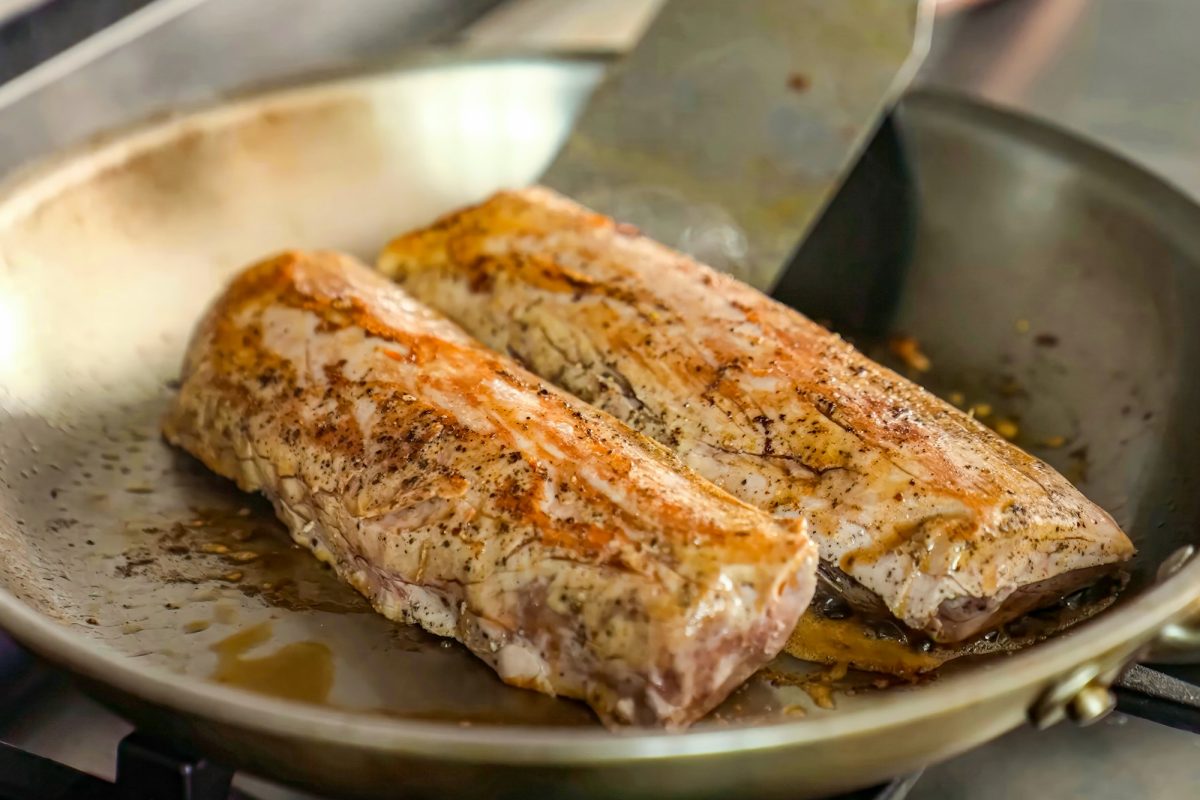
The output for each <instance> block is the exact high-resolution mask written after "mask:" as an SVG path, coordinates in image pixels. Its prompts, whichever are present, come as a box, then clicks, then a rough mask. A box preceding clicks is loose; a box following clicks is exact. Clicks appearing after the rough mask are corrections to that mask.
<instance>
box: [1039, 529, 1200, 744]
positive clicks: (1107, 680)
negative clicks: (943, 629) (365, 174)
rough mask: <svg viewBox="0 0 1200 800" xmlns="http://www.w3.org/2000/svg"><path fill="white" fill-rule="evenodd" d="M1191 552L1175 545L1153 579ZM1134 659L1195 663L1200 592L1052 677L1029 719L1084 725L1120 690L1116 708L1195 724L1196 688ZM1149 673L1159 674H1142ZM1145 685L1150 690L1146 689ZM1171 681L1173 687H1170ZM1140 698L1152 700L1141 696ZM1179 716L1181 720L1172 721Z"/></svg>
mask: <svg viewBox="0 0 1200 800" xmlns="http://www.w3.org/2000/svg"><path fill="white" fill-rule="evenodd" d="M1194 554H1195V548H1194V547H1193V546H1192V545H1188V546H1187V547H1183V548H1180V549H1179V550H1178V551H1176V552H1175V553H1174V554H1172V555H1171V557H1170V558H1168V559H1167V560H1166V561H1164V562H1163V564H1162V566H1161V567H1160V568H1159V571H1158V577H1159V579H1160V580H1163V579H1166V578H1168V577H1170V576H1171V575H1174V574H1175V573H1176V572H1178V571H1179V570H1180V569H1181V568H1182V567H1183V565H1184V564H1186V563H1187V562H1188V561H1189V560H1191V558H1192V556H1193V555H1194ZM1137 662H1146V663H1153V664H1163V663H1170V664H1196V665H1200V594H1197V596H1196V597H1194V598H1193V599H1192V601H1191V603H1190V604H1189V605H1188V606H1187V607H1186V608H1184V609H1183V610H1182V611H1181V612H1179V613H1178V614H1177V615H1176V616H1175V618H1174V619H1172V620H1170V621H1168V622H1167V623H1166V624H1165V625H1163V626H1162V627H1161V628H1159V629H1158V630H1157V631H1153V632H1149V633H1147V634H1146V635H1145V636H1144V637H1143V638H1139V639H1138V640H1136V641H1132V642H1129V643H1127V644H1126V645H1124V646H1123V647H1121V648H1118V649H1116V650H1113V651H1112V652H1110V653H1108V654H1106V655H1104V656H1102V657H1100V658H1098V659H1096V660H1094V661H1090V662H1088V663H1086V664H1083V665H1081V666H1079V667H1077V668H1076V669H1075V670H1073V671H1072V672H1070V673H1068V674H1067V675H1066V676H1065V677H1063V678H1061V679H1060V680H1058V681H1057V682H1055V683H1054V684H1053V685H1052V686H1051V687H1050V688H1049V689H1047V690H1046V691H1045V692H1044V693H1043V694H1042V696H1041V697H1040V698H1039V699H1038V700H1037V702H1035V703H1034V704H1033V706H1032V707H1031V708H1030V709H1029V720H1030V722H1031V723H1033V725H1034V726H1035V727H1037V728H1048V727H1050V726H1051V725H1054V724H1055V723H1057V722H1059V721H1061V720H1063V719H1070V720H1072V721H1074V722H1075V723H1077V724H1079V725H1090V724H1092V723H1093V722H1098V721H1099V720H1101V719H1103V718H1104V717H1105V716H1107V715H1108V714H1109V712H1111V711H1113V710H1114V709H1115V708H1117V707H1118V693H1120V696H1121V700H1122V702H1121V707H1122V710H1125V711H1127V712H1129V713H1132V714H1135V715H1137V716H1144V717H1146V718H1148V719H1151V720H1153V721H1161V722H1163V723H1164V724H1167V725H1172V726H1174V727H1183V728H1185V729H1188V730H1191V729H1193V726H1197V725H1200V717H1198V716H1196V715H1200V705H1198V703H1197V698H1198V697H1200V690H1198V689H1197V688H1196V687H1195V686H1192V685H1191V684H1189V683H1187V682H1186V681H1184V680H1180V679H1178V678H1177V677H1174V676H1171V675H1168V674H1162V673H1157V672H1155V671H1154V670H1150V669H1147V668H1145V667H1137V666H1136V663H1137ZM1198 672H1200V671H1198ZM1153 676H1159V677H1161V678H1162V680H1148V679H1149V678H1152V677H1153ZM1148 686H1149V687H1152V688H1153V691H1150V692H1148V691H1147V687H1148ZM1164 687H1166V688H1165V689H1164ZM1171 687H1174V688H1176V689H1179V691H1176V692H1172V691H1170V688H1171ZM1185 687H1186V688H1185ZM1114 688H1115V689H1116V691H1114ZM1187 689H1190V690H1191V691H1188V690H1187ZM1146 698H1149V699H1150V700H1152V701H1153V702H1150V703H1146V702H1142V700H1145V699H1146ZM1165 706H1171V709H1170V712H1169V713H1161V712H1162V709H1163V708H1164V707H1165ZM1181 717H1182V718H1183V719H1184V721H1185V724H1177V723H1176V722H1175V721H1173V720H1175V719H1178V718H1181Z"/></svg>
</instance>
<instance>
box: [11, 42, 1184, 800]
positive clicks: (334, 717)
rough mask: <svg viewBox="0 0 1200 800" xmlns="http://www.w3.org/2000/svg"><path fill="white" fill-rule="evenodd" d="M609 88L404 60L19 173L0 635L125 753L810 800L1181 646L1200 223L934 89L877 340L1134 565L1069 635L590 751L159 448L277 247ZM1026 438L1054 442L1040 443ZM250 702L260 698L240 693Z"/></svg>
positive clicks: (536, 706) (476, 791) (567, 77)
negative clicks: (196, 750) (907, 352)
mask: <svg viewBox="0 0 1200 800" xmlns="http://www.w3.org/2000/svg"><path fill="white" fill-rule="evenodd" d="M603 69H604V60H603V59H602V58H599V57H594V56H587V55H564V56H558V55H536V56H519V55H509V56H494V57H492V56H488V57H485V56H466V55H454V54H451V55H441V56H436V57H432V58H420V59H417V60H416V61H415V62H413V63H409V64H407V65H405V66H402V67H399V68H392V69H389V70H388V71H386V72H382V73H378V74H370V75H359V76H355V77H349V78H339V79H334V80H327V81H325V82H323V83H319V84H313V85H307V86H304V87H302V88H291V89H283V90H277V91H273V92H270V93H266V94H260V95H257V96H253V97H245V98H241V99H237V100H234V101H232V102H229V103H227V104H225V105H222V106H220V107H217V108H212V109H209V110H204V111H200V112H198V113H194V114H189V115H184V116H177V117H175V118H172V119H170V120H168V121H160V122H157V123H153V124H149V125H145V126H142V127H138V128H135V129H133V130H130V131H127V132H124V133H120V134H114V135H111V136H109V137H107V138H106V139H105V140H104V141H103V142H99V143H92V144H91V145H88V146H84V147H82V148H80V149H77V150H75V151H74V152H70V153H67V154H65V155H62V156H59V157H57V158H54V159H51V160H50V161H49V162H46V163H43V164H41V165H39V166H36V167H33V168H29V169H27V170H25V171H24V172H23V173H21V174H19V175H17V176H15V177H13V178H11V179H10V180H9V182H8V183H7V185H6V187H4V189H3V190H2V192H0V552H2V553H3V558H2V563H0V626H2V627H4V628H6V629H7V630H9V631H10V632H11V633H12V634H13V635H14V636H16V637H17V638H19V639H20V640H21V641H22V642H24V643H25V644H26V645H28V646H29V647H30V648H32V649H33V650H35V651H36V652H38V653H39V654H41V655H42V656H44V657H45V658H47V659H50V660H51V661H54V662H56V663H58V664H60V665H61V666H63V667H65V668H66V669H67V670H69V671H71V672H72V673H74V674H75V675H76V676H78V678H79V679H80V680H81V682H82V683H83V684H84V685H85V687H87V688H88V689H90V691H92V692H93V693H94V694H95V695H96V696H98V697H99V698H101V699H102V700H103V701H105V702H106V703H108V704H110V705H111V706H112V707H113V708H115V709H116V710H118V711H119V712H120V713H122V714H124V715H126V716H127V717H129V718H130V719H131V720H133V721H134V722H135V723H136V724H137V725H138V726H139V728H141V729H142V730H144V731H148V732H150V733H152V734H158V735H161V736H165V737H168V738H170V739H172V740H175V741H178V742H183V743H190V744H192V745H195V746H198V747H200V748H203V749H204V750H205V751H207V752H209V753H212V754H214V756H216V757H218V758H220V759H223V760H225V761H226V762H227V763H229V764H230V765H231V766H235V767H238V768H243V769H247V770H249V771H252V772H255V773H259V774H262V775H266V776H270V777H273V778H276V779H279V780H283V781H288V782H292V783H296V784H302V785H305V786H307V787H310V788H313V789H317V790H322V791H327V792H342V793H345V794H351V795H362V796H372V795H383V794H388V795H390V794H394V793H395V792H397V791H402V792H403V793H405V794H407V795H411V796H423V795H432V794H435V793H437V794H443V795H444V794H446V793H450V796H469V795H487V796H514V797H517V796H520V797H529V796H536V793H538V792H543V791H545V792H548V791H554V792H556V793H558V794H559V795H562V796H571V797H609V796H655V797H659V798H665V797H684V796H687V797H697V796H709V795H711V796H718V795H726V796H728V795H734V794H736V795H738V796H752V795H753V796H764V797H770V796H787V797H792V798H796V797H811V796H816V795H820V794H823V793H829V792H833V791H838V790H844V789H847V788H851V787H856V786H862V785H866V784H868V783H871V782H873V781H877V780H879V779H882V778H884V777H887V776H891V775H895V774H899V773H901V772H904V771H907V770H910V769H912V768H915V767H917V766H919V765H921V764H925V763H928V762H931V761H934V760H937V759H941V758H945V757H947V756H950V755H952V754H954V753H957V752H959V751H962V750H964V749H967V748H970V747H973V746H975V745H978V744H979V743H981V742H984V741H986V740H988V739H990V738H992V737H995V736H997V735H999V734H1000V733H1002V732H1004V731H1006V730H1008V729H1010V728H1012V727H1014V726H1016V725H1019V724H1021V723H1022V722H1023V721H1025V720H1026V719H1027V718H1028V717H1029V716H1030V715H1031V714H1032V715H1033V716H1034V717H1035V718H1036V719H1037V720H1039V721H1041V722H1043V723H1048V722H1051V721H1053V720H1055V719H1056V718H1058V717H1061V716H1063V715H1064V714H1065V713H1067V712H1073V713H1074V714H1076V715H1077V716H1083V717H1087V716H1089V715H1091V714H1094V713H1098V711H1100V710H1102V708H1101V706H1102V705H1103V700H1104V698H1105V697H1107V694H1106V689H1105V686H1106V684H1107V682H1108V681H1111V680H1112V678H1113V677H1114V676H1115V674H1116V673H1117V671H1119V669H1120V667H1121V666H1122V665H1124V664H1125V663H1127V662H1128V661H1129V660H1130V659H1132V658H1134V657H1137V656H1140V655H1143V654H1145V653H1146V652H1147V648H1154V647H1157V648H1159V649H1160V650H1162V649H1163V648H1164V647H1167V646H1168V645H1172V644H1173V643H1174V644H1178V643H1179V642H1185V643H1186V640H1187V639H1188V637H1189V636H1190V637H1192V638H1193V639H1194V636H1195V631H1194V629H1193V628H1189V627H1188V624H1187V622H1188V617H1189V614H1190V615H1192V617H1193V620H1192V621H1193V622H1194V616H1195V614H1196V610H1197V609H1196V603H1197V599H1196V598H1197V595H1200V562H1197V561H1196V560H1188V559H1187V557H1186V556H1187V552H1186V551H1184V552H1183V553H1182V554H1181V551H1180V548H1183V547H1186V546H1188V545H1194V544H1196V543H1197V541H1198V540H1200V525H1198V524H1197V523H1200V492H1197V488H1200V450H1198V449H1197V448H1196V447H1195V443H1196V442H1197V441H1200V420H1198V418H1197V415H1196V414H1195V409H1196V408H1198V407H1200V317H1198V316H1197V315H1196V313H1195V309H1196V308H1200V210H1198V209H1197V207H1196V206H1195V205H1193V204H1192V203H1191V202H1189V201H1188V200H1186V199H1185V198H1184V197H1182V196H1181V195H1180V194H1179V193H1177V192H1176V191H1174V190H1173V189H1171V188H1169V187H1168V186H1166V185H1164V184H1163V183H1161V182H1159V181H1157V180H1155V179H1153V178H1151V177H1148V176H1147V175H1145V174H1143V173H1141V172H1139V171H1138V170H1137V169H1135V168H1133V167H1131V166H1130V165H1128V164H1126V163H1124V162H1122V161H1121V160H1119V159H1117V158H1115V157H1113V156H1112V155H1109V154H1106V153H1104V152H1101V151H1099V150H1097V149H1096V148H1094V147H1091V146H1089V145H1086V144H1083V143H1081V142H1079V141H1078V140H1076V139H1074V138H1072V137H1069V136H1067V135H1064V134H1063V133H1060V132H1057V131H1054V130H1052V129H1049V128H1047V127H1045V126H1043V125H1040V124H1038V123H1034V122H1031V121H1029V120H1026V119H1022V118H1019V117H1016V116H1013V115H1010V114H1007V113H1003V112H1000V111H997V110H993V109H990V108H985V107H982V106H979V105H976V104H974V103H971V102H968V101H965V100H962V99H956V98H953V97H948V96H937V95H913V96H910V97H909V98H908V99H907V100H906V101H905V102H904V105H903V108H902V111H901V117H900V119H901V122H902V125H903V128H904V129H905V131H906V134H907V136H908V138H909V141H910V145H911V148H912V154H913V166H914V169H915V174H916V177H917V182H918V192H919V201H920V206H919V217H918V225H917V230H916V234H915V243H914V254H913V259H912V263H911V264H909V265H908V267H907V270H906V271H905V272H904V274H903V276H902V280H901V281H899V294H898V295H897V300H896V304H895V307H894V309H892V311H891V316H890V321H891V322H890V324H891V326H892V328H893V329H894V330H900V331H903V332H905V333H907V334H910V335H914V336H916V337H917V338H918V339H919V341H920V342H921V344H922V347H923V348H924V350H925V351H926V353H927V354H928V355H929V356H930V357H931V358H932V360H933V363H934V370H933V371H932V372H931V373H929V375H928V383H929V384H930V385H931V386H932V387H933V388H935V389H936V390H940V391H944V392H961V393H963V394H964V396H966V397H967V398H969V399H977V400H987V401H989V402H991V404H993V405H994V406H995V407H996V408H997V410H998V412H1002V413H1004V414H1006V415H1008V416H1009V417H1011V418H1013V419H1019V421H1020V427H1021V431H1022V437H1025V438H1024V439H1022V440H1020V441H1023V442H1024V443H1025V444H1026V445H1027V446H1030V447H1033V448H1034V450H1035V452H1037V453H1038V454H1039V455H1042V456H1043V457H1046V458H1047V459H1048V460H1050V461H1051V462H1052V463H1053V464H1054V465H1055V466H1056V467H1058V468H1060V469H1062V470H1064V471H1066V472H1067V474H1069V475H1071V476H1073V477H1074V478H1076V479H1077V480H1078V481H1079V482H1080V484H1081V486H1082V487H1083V489H1084V490H1085V491H1086V492H1087V493H1088V494H1089V495H1090V496H1091V497H1092V498H1093V499H1095V500H1096V501H1097V502H1099V503H1100V504H1101V505H1103V506H1105V507H1106V508H1108V509H1110V510H1111V511H1112V512H1113V513H1114V514H1115V515H1116V517H1117V518H1118V520H1119V521H1120V522H1121V523H1122V525H1123V526H1124V527H1125V528H1126V530H1128V531H1129V532H1130V534H1131V535H1132V537H1133V538H1134V540H1135V542H1136V544H1137V545H1138V547H1139V555H1138V557H1137V559H1136V560H1135V561H1134V563H1133V565H1132V577H1131V580H1130V584H1129V587H1128V589H1127V590H1126V591H1125V592H1124V594H1123V595H1122V597H1121V599H1120V600H1119V601H1118V603H1117V604H1116V606H1115V607H1113V608H1112V609H1110V610H1108V611H1107V612H1105V613H1103V614H1101V615H1099V616H1098V617H1096V618H1095V619H1093V620H1091V621H1089V622H1087V623H1085V624H1083V625H1081V626H1078V627H1076V628H1074V629H1072V630H1070V631H1068V632H1066V633H1065V634H1063V635H1060V636H1058V637H1055V638H1053V639H1051V640H1049V641H1046V642H1044V643H1042V644H1039V645H1037V646H1035V647H1033V648H1031V649H1029V650H1026V651H1023V652H1020V653H1018V654H1016V655H1012V656H1007V657H995V658H985V659H979V660H967V661H963V662H960V663H958V664H954V665H950V666H949V667H947V668H946V669H945V670H944V671H943V674H942V675H941V676H940V677H939V678H938V679H937V680H934V681H930V682H926V683H922V684H920V685H914V686H910V687H899V688H892V689H889V690H886V691H864V692H858V693H856V694H854V695H853V696H847V697H842V698H839V700H838V702H837V708H836V709H833V710H826V709H822V708H819V707H817V706H816V705H815V704H813V703H811V702H809V701H808V697H807V695H806V694H805V692H804V690H803V688H802V687H798V686H796V685H792V682H791V681H789V680H786V679H780V675H784V676H786V675H802V674H803V672H804V669H805V667H804V665H802V664H799V663H798V662H795V661H793V660H791V659H790V658H788V657H781V658H780V659H779V660H778V662H777V663H776V664H775V665H774V667H775V672H774V673H773V679H772V680H768V679H767V678H765V677H759V678H756V679H753V680H751V681H750V682H749V683H748V684H747V686H745V687H744V688H743V689H741V690H739V691H738V692H737V693H735V694H734V695H733V697H731V698H730V699H729V701H728V702H726V703H725V704H724V705H723V706H722V707H721V708H720V709H718V710H717V712H716V713H715V714H714V715H713V716H712V718H711V719H709V720H706V721H705V722H703V723H701V724H699V725H697V726H695V727H694V728H693V729H692V730H691V731H689V732H686V733H682V734H663V733H659V732H655V731H631V732H629V733H626V734H612V733H608V732H605V731H604V730H602V729H601V728H600V727H599V726H598V725H597V724H595V722H594V721H593V720H592V718H591V717H590V716H589V715H588V714H587V713H586V712H585V711H584V710H583V708H582V707H580V706H578V705H576V704H573V703H570V702H566V701H557V700H553V699H550V698H546V697H542V696H539V695H536V694H533V693H531V692H524V691H521V690H517V689H511V688H507V687H504V686H502V685H501V684H500V683H499V682H498V680H496V679H495V677H494V676H493V675H492V674H491V673H490V672H489V671H488V670H487V669H486V668H484V667H483V666H482V665H480V664H479V663H477V662H476V661H475V660H473V659H472V658H471V657H470V656H469V655H467V654H466V653H465V652H464V651H462V650H461V649H460V648H458V647H456V646H448V645H447V644H446V643H442V642H439V641H436V640H433V639H432V638H431V637H427V636H424V635H421V634H420V633H419V632H417V631H413V630H410V629H407V628H404V627H402V626H396V625H393V624H391V623H389V622H387V621H386V620H384V619H383V618H382V617H379V616H377V615H375V614H372V613H369V612H368V611H367V610H366V608H365V605H364V604H363V603H362V602H361V601H360V600H358V598H357V597H356V596H355V595H354V593H353V592H352V591H350V590H349V589H346V588H344V587H341V586H339V585H338V584H337V583H336V582H335V581H334V580H333V579H332V578H331V577H330V575H329V574H328V573H327V572H325V571H323V570H322V569H321V568H320V567H319V566H317V565H316V564H315V563H314V562H313V560H311V559H309V558H307V557H301V556H299V555H297V554H296V553H295V552H293V551H291V550H289V548H288V547H287V545H286V544H285V543H284V542H283V539H282V536H281V534H280V531H279V529H278V528H277V527H276V526H275V524H274V523H273V521H272V520H271V518H270V514H269V511H268V509H267V508H266V507H265V506H264V504H262V503H261V502H258V501H255V500H254V499H253V498H249V497H247V496H243V495H240V494H239V493H237V492H236V491H235V490H234V489H233V488H232V487H231V486H230V485H229V484H227V483H225V482H223V481H221V480H219V479H217V478H215V477H213V476H211V475H209V474H207V473H206V472H205V471H204V470H203V469H202V468H200V467H198V466H197V465H196V464H195V463H194V462H192V461H191V460H190V459H188V458H187V457H186V456H184V455H182V454H180V453H177V452H174V451H172V450H171V449H169V448H168V447H166V446H165V445H164V444H163V443H162V441H161V440H160V438H159V437H158V434H157V421H158V418H159V415H160V414H161V412H162V410H163V408H164V403H165V401H166V400H167V398H168V397H169V395H170V392H171V379H172V378H173V376H175V375H176V374H177V370H178V367H179V361H180V356H181V353H182V349H183V346H184V343H185V340H186V337H187V335H188V333H189V330H190V328H191V326H192V324H193V323H194V321H195V320H196V318H197V316H198V315H199V313H200V312H201V310H202V308H203V307H204V305H205V303H206V302H207V301H208V300H209V299H210V298H211V297H212V296H213V295H214V294H215V293H216V292H217V291H218V289H219V288H220V287H221V286H222V284H223V282H224V281H225V280H227V279H228V278H229V276H230V275H231V274H233V272H234V271H235V270H236V269H237V268H238V267H239V266H241V265H242V264H244V263H245V262H247V261H249V260H251V259H254V258H257V257H259V256H261V255H263V254H264V253H267V252H270V251H273V250H278V249H280V248H284V247H336V248H342V249H346V250H349V251H351V252H354V253H357V254H359V255H361V256H363V257H367V258H370V257H373V255H374V254H375V252H376V250H377V248H379V247H380V246H381V245H382V244H383V243H384V242H385V240H387V238H388V237H389V236H391V235H393V234H395V233H396V232H398V231H400V230H403V229H405V228H407V227H409V226H413V225H417V224H422V223H425V222H428V221H429V220H430V219H431V218H432V217H434V216H435V215H436V214H438V213H440V212H443V211H446V210H447V209H450V208H452V207H454V206H457V205H460V204H463V203H467V202H471V201H474V200H477V199H479V198H480V197H482V196H483V195H485V194H486V193H488V192H490V191H492V190H494V189H497V188H499V187H501V186H512V185H521V184H524V183H526V182H528V181H530V180H533V179H535V177H536V176H537V175H538V173H539V171H540V170H541V169H542V168H543V167H544V165H545V164H546V163H547V162H548V160H549V159H550V158H551V156H552V155H553V153H554V152H555V148H556V147H557V145H558V144H559V143H560V142H561V141H562V139H563V137H564V136H565V134H566V132H567V130H568V128H569V126H570V124H571V121H572V118H573V115H574V114H575V113H576V112H577V110H578V109H579V108H580V107H581V103H582V102H583V101H584V99H585V98H586V97H587V95H588V92H589V90H590V89H591V88H592V87H593V86H594V85H595V84H596V82H597V80H598V79H599V77H600V75H601V74H602V72H603ZM1043 437H1044V438H1046V439H1052V438H1053V437H1062V438H1064V439H1066V440H1069V444H1068V445H1066V446H1064V447H1061V448H1058V449H1037V442H1038V441H1040V440H1041V439H1042V438H1043ZM245 553H250V554H251V555H249V556H246V555H244V554H245ZM239 558H240V559H242V560H239ZM1164 562H1168V565H1167V568H1166V569H1160V567H1161V566H1162V565H1163V564H1164ZM1160 572H1161V573H1164V574H1160ZM1172 572H1173V573H1174V574H1166V573H1172ZM231 637H232V639H231ZM263 669H267V673H266V674H267V675H268V678H267V679H262V676H261V674H260V673H261V671H262V670H263ZM256 670H257V671H258V672H256ZM214 675H216V676H220V677H223V679H224V680H225V682H220V681H217V680H213V679H212V678H213V676H214ZM255 675H258V676H259V679H258V680H257V684H258V689H259V691H258V692H252V691H248V690H246V689H244V688H241V687H242V685H244V684H246V683H248V682H249V683H253V682H254V680H255V679H254V676H255ZM247 676H249V677H247ZM280 695H283V696H280Z"/></svg>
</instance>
